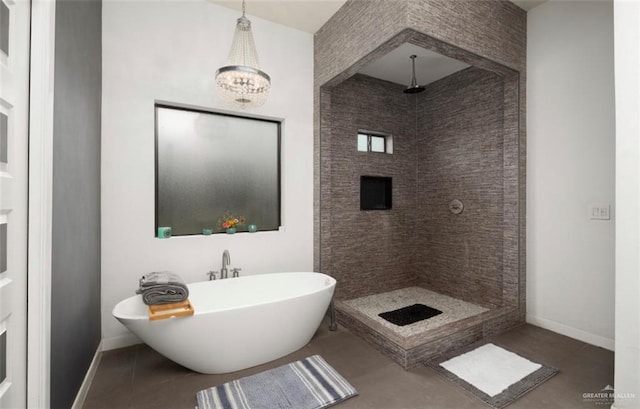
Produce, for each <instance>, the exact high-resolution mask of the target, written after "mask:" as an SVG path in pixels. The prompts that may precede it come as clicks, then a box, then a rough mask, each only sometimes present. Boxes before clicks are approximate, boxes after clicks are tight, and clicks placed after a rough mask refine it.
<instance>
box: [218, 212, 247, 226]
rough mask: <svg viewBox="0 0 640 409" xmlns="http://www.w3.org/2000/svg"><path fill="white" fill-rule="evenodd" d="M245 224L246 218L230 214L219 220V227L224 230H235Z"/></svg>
mask: <svg viewBox="0 0 640 409" xmlns="http://www.w3.org/2000/svg"><path fill="white" fill-rule="evenodd" d="M244 223H245V218H244V217H242V216H234V215H232V214H230V213H226V214H225V215H224V216H223V217H222V219H220V220H218V226H220V227H221V228H222V229H224V230H227V229H233V228H234V227H237V226H242V225H243V224H244Z"/></svg>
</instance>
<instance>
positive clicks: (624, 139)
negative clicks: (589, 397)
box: [612, 1, 640, 409]
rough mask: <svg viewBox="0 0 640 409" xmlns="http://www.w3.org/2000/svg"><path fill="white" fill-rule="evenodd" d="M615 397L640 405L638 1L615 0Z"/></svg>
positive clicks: (624, 406)
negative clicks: (616, 217)
mask: <svg viewBox="0 0 640 409" xmlns="http://www.w3.org/2000/svg"><path fill="white" fill-rule="evenodd" d="M615 62H616V202H617V203H618V205H617V210H618V222H617V223H616V357H615V359H616V362H615V378H614V379H615V383H614V385H615V388H616V398H615V403H614V405H613V406H612V408H617V409H637V408H640V117H638V112H640V79H639V78H638V72H640V2H630V1H616V2H615Z"/></svg>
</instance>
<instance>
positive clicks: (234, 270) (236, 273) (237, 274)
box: [231, 268, 242, 277]
mask: <svg viewBox="0 0 640 409" xmlns="http://www.w3.org/2000/svg"><path fill="white" fill-rule="evenodd" d="M240 271H242V269H241V268H232V269H231V273H232V275H231V276H232V277H240Z"/></svg>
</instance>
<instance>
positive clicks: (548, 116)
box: [527, 1, 616, 349]
mask: <svg viewBox="0 0 640 409" xmlns="http://www.w3.org/2000/svg"><path fill="white" fill-rule="evenodd" d="M527 23H528V41H527V77H528V78H527V321H528V322H530V323H533V324H535V325H539V326H541V327H544V328H547V329H550V330H552V331H556V332H559V333H562V334H565V335H567V336H570V337H573V338H577V339H580V340H582V341H585V342H588V343H591V344H594V345H598V346H601V347H604V348H607V349H613V346H614V343H613V338H614V221H615V218H616V213H615V211H614V181H615V179H614V177H615V176H614V170H615V123H614V82H613V78H614V66H613V3H612V2H611V1H592V2H587V1H558V2H555V1H552V2H547V3H544V4H542V5H540V6H538V7H535V8H533V9H532V10H530V11H529V13H528V20H527ZM591 203H608V204H610V205H611V212H612V218H611V220H608V221H602V220H590V219H589V217H588V206H589V204H591Z"/></svg>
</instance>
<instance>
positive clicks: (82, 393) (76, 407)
mask: <svg viewBox="0 0 640 409" xmlns="http://www.w3.org/2000/svg"><path fill="white" fill-rule="evenodd" d="M101 359H102V341H100V343H99V344H98V348H97V349H96V353H95V355H94V356H93V360H92V361H91V365H89V370H88V371H87V374H86V375H85V376H84V381H82V385H80V390H78V393H77V395H76V399H75V400H74V401H73V405H72V406H71V409H82V407H83V406H84V401H85V400H86V399H87V395H88V394H89V388H90V387H91V382H93V378H94V377H95V376H96V372H97V371H98V365H100V360H101Z"/></svg>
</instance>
